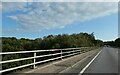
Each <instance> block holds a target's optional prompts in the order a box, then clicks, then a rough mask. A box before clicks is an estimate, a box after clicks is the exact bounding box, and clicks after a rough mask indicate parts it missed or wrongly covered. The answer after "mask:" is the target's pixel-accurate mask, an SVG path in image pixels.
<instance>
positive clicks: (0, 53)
mask: <svg viewBox="0 0 120 75" xmlns="http://www.w3.org/2000/svg"><path fill="white" fill-rule="evenodd" d="M81 48H86V47H81ZM71 49H80V48H65V49H48V50H32V51H17V52H0V55H2V54H18V53H34V52H44V51H59V50H71Z"/></svg>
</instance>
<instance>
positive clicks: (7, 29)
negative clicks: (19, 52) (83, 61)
mask: <svg viewBox="0 0 120 75" xmlns="http://www.w3.org/2000/svg"><path fill="white" fill-rule="evenodd" d="M100 5H102V6H100ZM116 10H117V6H116V4H115V3H107V4H106V3H49V2H48V3H42V2H40V3H26V2H22V3H12V2H11V3H3V11H2V36H3V37H17V38H23V37H24V38H30V39H34V38H39V37H43V36H47V35H50V34H52V35H57V34H72V33H80V32H87V33H92V32H94V34H95V37H96V38H97V39H101V40H104V41H105V40H115V39H116V38H117V37H118V13H117V11H116Z"/></svg>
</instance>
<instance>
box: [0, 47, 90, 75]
mask: <svg viewBox="0 0 120 75" xmlns="http://www.w3.org/2000/svg"><path fill="white" fill-rule="evenodd" d="M90 49H91V47H80V48H66V49H50V50H33V51H17V52H2V53H0V55H7V54H22V53H33V54H34V56H33V57H26V58H19V59H12V60H6V61H0V64H4V63H10V62H16V61H22V60H29V59H33V63H30V64H25V65H21V66H17V67H13V68H9V69H5V70H1V71H0V73H3V72H7V71H11V70H15V69H19V68H24V67H28V66H33V68H36V64H39V63H44V62H48V61H51V60H56V59H61V60H62V59H63V58H65V57H68V56H73V55H77V54H80V53H81V52H83V51H84V50H86V51H87V50H90ZM48 51H49V52H54V51H59V52H58V53H51V54H46V55H40V56H37V55H36V53H38V52H48ZM64 54H66V55H64ZM55 55H60V56H59V57H54V58H49V59H46V60H42V61H38V62H36V59H37V58H41V57H47V56H55Z"/></svg>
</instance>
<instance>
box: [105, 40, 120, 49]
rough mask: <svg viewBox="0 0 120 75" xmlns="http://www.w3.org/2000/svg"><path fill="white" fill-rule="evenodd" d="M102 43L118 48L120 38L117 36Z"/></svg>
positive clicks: (119, 46)
mask: <svg viewBox="0 0 120 75" xmlns="http://www.w3.org/2000/svg"><path fill="white" fill-rule="evenodd" d="M104 45H108V46H111V47H117V48H120V38H117V39H116V40H114V41H106V42H104Z"/></svg>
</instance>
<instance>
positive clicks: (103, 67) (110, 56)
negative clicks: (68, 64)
mask: <svg viewBox="0 0 120 75" xmlns="http://www.w3.org/2000/svg"><path fill="white" fill-rule="evenodd" d="M118 53H119V52H118V49H117V48H111V47H104V48H102V50H101V51H100V52H99V54H97V55H98V56H96V58H95V59H94V60H93V61H92V62H91V60H92V59H93V58H94V57H95V55H94V56H91V57H90V58H88V59H86V60H85V61H84V62H82V63H81V62H80V63H78V64H76V65H75V66H74V67H72V68H69V69H67V70H65V71H63V72H62V73H77V74H80V75H81V72H82V75H89V74H90V75H93V74H94V75H96V74H98V75H99V74H103V73H104V74H103V75H114V74H115V75H116V73H117V75H118ZM86 62H87V64H86V65H85V66H84V68H83V69H84V71H83V69H82V70H81V68H80V66H81V65H82V64H83V65H84V64H85V63H86ZM90 62H91V63H90ZM89 63H90V64H89ZM88 64H89V65H88ZM85 67H86V69H85ZM106 73H107V74H106ZM113 73H114V74H113Z"/></svg>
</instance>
